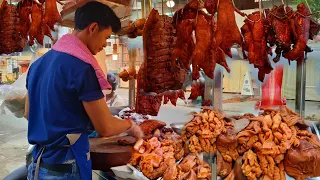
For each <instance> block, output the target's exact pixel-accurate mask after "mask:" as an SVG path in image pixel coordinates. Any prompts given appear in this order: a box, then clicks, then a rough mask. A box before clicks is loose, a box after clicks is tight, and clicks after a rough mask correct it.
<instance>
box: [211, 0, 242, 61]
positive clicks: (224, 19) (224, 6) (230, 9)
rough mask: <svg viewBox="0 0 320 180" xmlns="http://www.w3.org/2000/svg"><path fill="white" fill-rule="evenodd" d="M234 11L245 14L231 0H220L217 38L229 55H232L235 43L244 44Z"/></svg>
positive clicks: (219, 44)
mask: <svg viewBox="0 0 320 180" xmlns="http://www.w3.org/2000/svg"><path fill="white" fill-rule="evenodd" d="M216 3H218V2H216ZM234 11H236V12H237V13H239V14H240V15H242V16H244V15H245V14H244V13H242V12H240V11H239V10H238V9H237V8H235V7H234V5H233V3H232V2H231V1H230V0H219V4H218V19H217V31H216V34H215V38H216V41H217V44H218V46H220V47H221V49H222V50H223V51H224V52H225V53H226V54H227V55H228V56H229V57H232V54H231V47H232V46H233V45H234V44H238V45H241V46H242V37H241V34H240V31H239V28H238V26H237V23H236V18H235V14H234Z"/></svg>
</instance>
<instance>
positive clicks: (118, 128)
mask: <svg viewBox="0 0 320 180" xmlns="http://www.w3.org/2000/svg"><path fill="white" fill-rule="evenodd" d="M130 127H131V122H130V121H126V120H121V119H118V118H116V117H112V120H111V123H109V124H108V127H107V132H106V133H105V134H100V135H101V136H105V137H108V136H114V135H118V134H121V133H123V132H125V131H127V130H128V129H130Z"/></svg>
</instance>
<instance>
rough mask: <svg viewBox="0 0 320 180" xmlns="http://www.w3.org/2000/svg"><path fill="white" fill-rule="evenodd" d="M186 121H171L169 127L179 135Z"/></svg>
mask: <svg viewBox="0 0 320 180" xmlns="http://www.w3.org/2000/svg"><path fill="white" fill-rule="evenodd" d="M186 124H187V123H186V122H184V123H172V124H170V127H171V128H172V129H173V131H174V132H175V133H177V134H179V135H181V132H182V129H183V127H184V126H185V125H186Z"/></svg>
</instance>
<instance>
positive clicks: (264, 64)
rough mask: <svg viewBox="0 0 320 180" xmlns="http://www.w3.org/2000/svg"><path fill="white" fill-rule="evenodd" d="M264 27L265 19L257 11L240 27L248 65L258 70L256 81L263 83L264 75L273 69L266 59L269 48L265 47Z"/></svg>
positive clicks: (267, 58)
mask: <svg viewBox="0 0 320 180" xmlns="http://www.w3.org/2000/svg"><path fill="white" fill-rule="evenodd" d="M264 25H265V18H264V16H263V14H262V13H261V12H259V11H258V12H254V13H252V14H250V15H249V16H248V19H246V20H245V24H244V25H243V26H242V27H241V32H242V35H243V37H244V40H245V43H244V46H243V49H244V50H245V51H247V52H248V59H249V63H250V64H253V65H254V67H255V68H258V69H259V73H258V79H259V80H260V81H263V80H264V77H265V74H269V73H270V72H271V71H272V69H273V68H272V66H271V63H270V61H269V57H268V52H270V48H269V47H268V46H267V41H266V35H265V26H264Z"/></svg>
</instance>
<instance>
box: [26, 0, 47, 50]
mask: <svg viewBox="0 0 320 180" xmlns="http://www.w3.org/2000/svg"><path fill="white" fill-rule="evenodd" d="M42 15H43V11H42V6H41V5H39V4H37V3H34V4H32V7H31V19H32V22H31V27H30V32H29V36H30V41H29V44H30V46H32V45H33V44H34V41H33V40H34V39H36V40H37V42H38V43H39V44H42V43H43V38H44V36H43V33H42V28H41V27H42ZM39 31H40V32H39Z"/></svg>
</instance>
